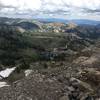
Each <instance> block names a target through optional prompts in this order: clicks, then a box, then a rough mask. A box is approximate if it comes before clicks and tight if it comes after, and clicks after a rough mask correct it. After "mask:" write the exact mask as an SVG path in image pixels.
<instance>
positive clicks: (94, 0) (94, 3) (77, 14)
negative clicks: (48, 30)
mask: <svg viewBox="0 0 100 100" xmlns="http://www.w3.org/2000/svg"><path fill="white" fill-rule="evenodd" d="M0 16H5V17H25V18H37V17H39V18H64V19H93V20H100V0H0Z"/></svg>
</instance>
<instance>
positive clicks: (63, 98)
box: [59, 95, 70, 100]
mask: <svg viewBox="0 0 100 100" xmlns="http://www.w3.org/2000/svg"><path fill="white" fill-rule="evenodd" d="M59 100H70V99H69V97H68V95H65V96H62V97H61V98H60V99H59Z"/></svg>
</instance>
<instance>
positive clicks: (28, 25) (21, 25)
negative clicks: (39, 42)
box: [15, 22, 39, 30]
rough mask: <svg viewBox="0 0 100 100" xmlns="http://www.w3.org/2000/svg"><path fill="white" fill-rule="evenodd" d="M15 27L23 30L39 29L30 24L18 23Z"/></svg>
mask: <svg viewBox="0 0 100 100" xmlns="http://www.w3.org/2000/svg"><path fill="white" fill-rule="evenodd" d="M15 26H19V27H21V28H23V29H25V30H34V29H39V26H38V25H36V24H35V23H32V22H20V23H16V24H15Z"/></svg>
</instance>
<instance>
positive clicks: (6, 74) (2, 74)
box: [0, 67, 16, 79]
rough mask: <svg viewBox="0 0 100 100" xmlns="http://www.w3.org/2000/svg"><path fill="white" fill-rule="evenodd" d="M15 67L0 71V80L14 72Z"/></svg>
mask: <svg viewBox="0 0 100 100" xmlns="http://www.w3.org/2000/svg"><path fill="white" fill-rule="evenodd" d="M15 68H16V67H13V68H7V69H5V70H2V71H0V79H1V78H2V77H3V78H6V77H8V76H9V75H10V74H11V73H12V72H13V71H14V70H15Z"/></svg>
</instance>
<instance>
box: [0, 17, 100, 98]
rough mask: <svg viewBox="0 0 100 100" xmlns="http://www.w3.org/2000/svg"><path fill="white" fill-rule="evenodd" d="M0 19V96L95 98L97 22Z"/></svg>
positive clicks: (99, 75)
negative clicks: (79, 23) (89, 23)
mask: <svg viewBox="0 0 100 100" xmlns="http://www.w3.org/2000/svg"><path fill="white" fill-rule="evenodd" d="M1 19H4V21H2V22H1V21H0V100H99V98H100V67H99V66H100V28H99V27H98V26H99V24H98V25H96V26H95V25H92V24H91V25H85V24H82V25H78V24H76V23H73V22H70V23H68V24H64V23H60V22H54V23H53V22H51V23H50V22H49V23H48V22H46V23H44V22H39V21H33V20H26V19H9V18H1ZM8 23H9V24H8ZM4 73H6V75H4ZM7 74H8V75H7Z"/></svg>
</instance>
